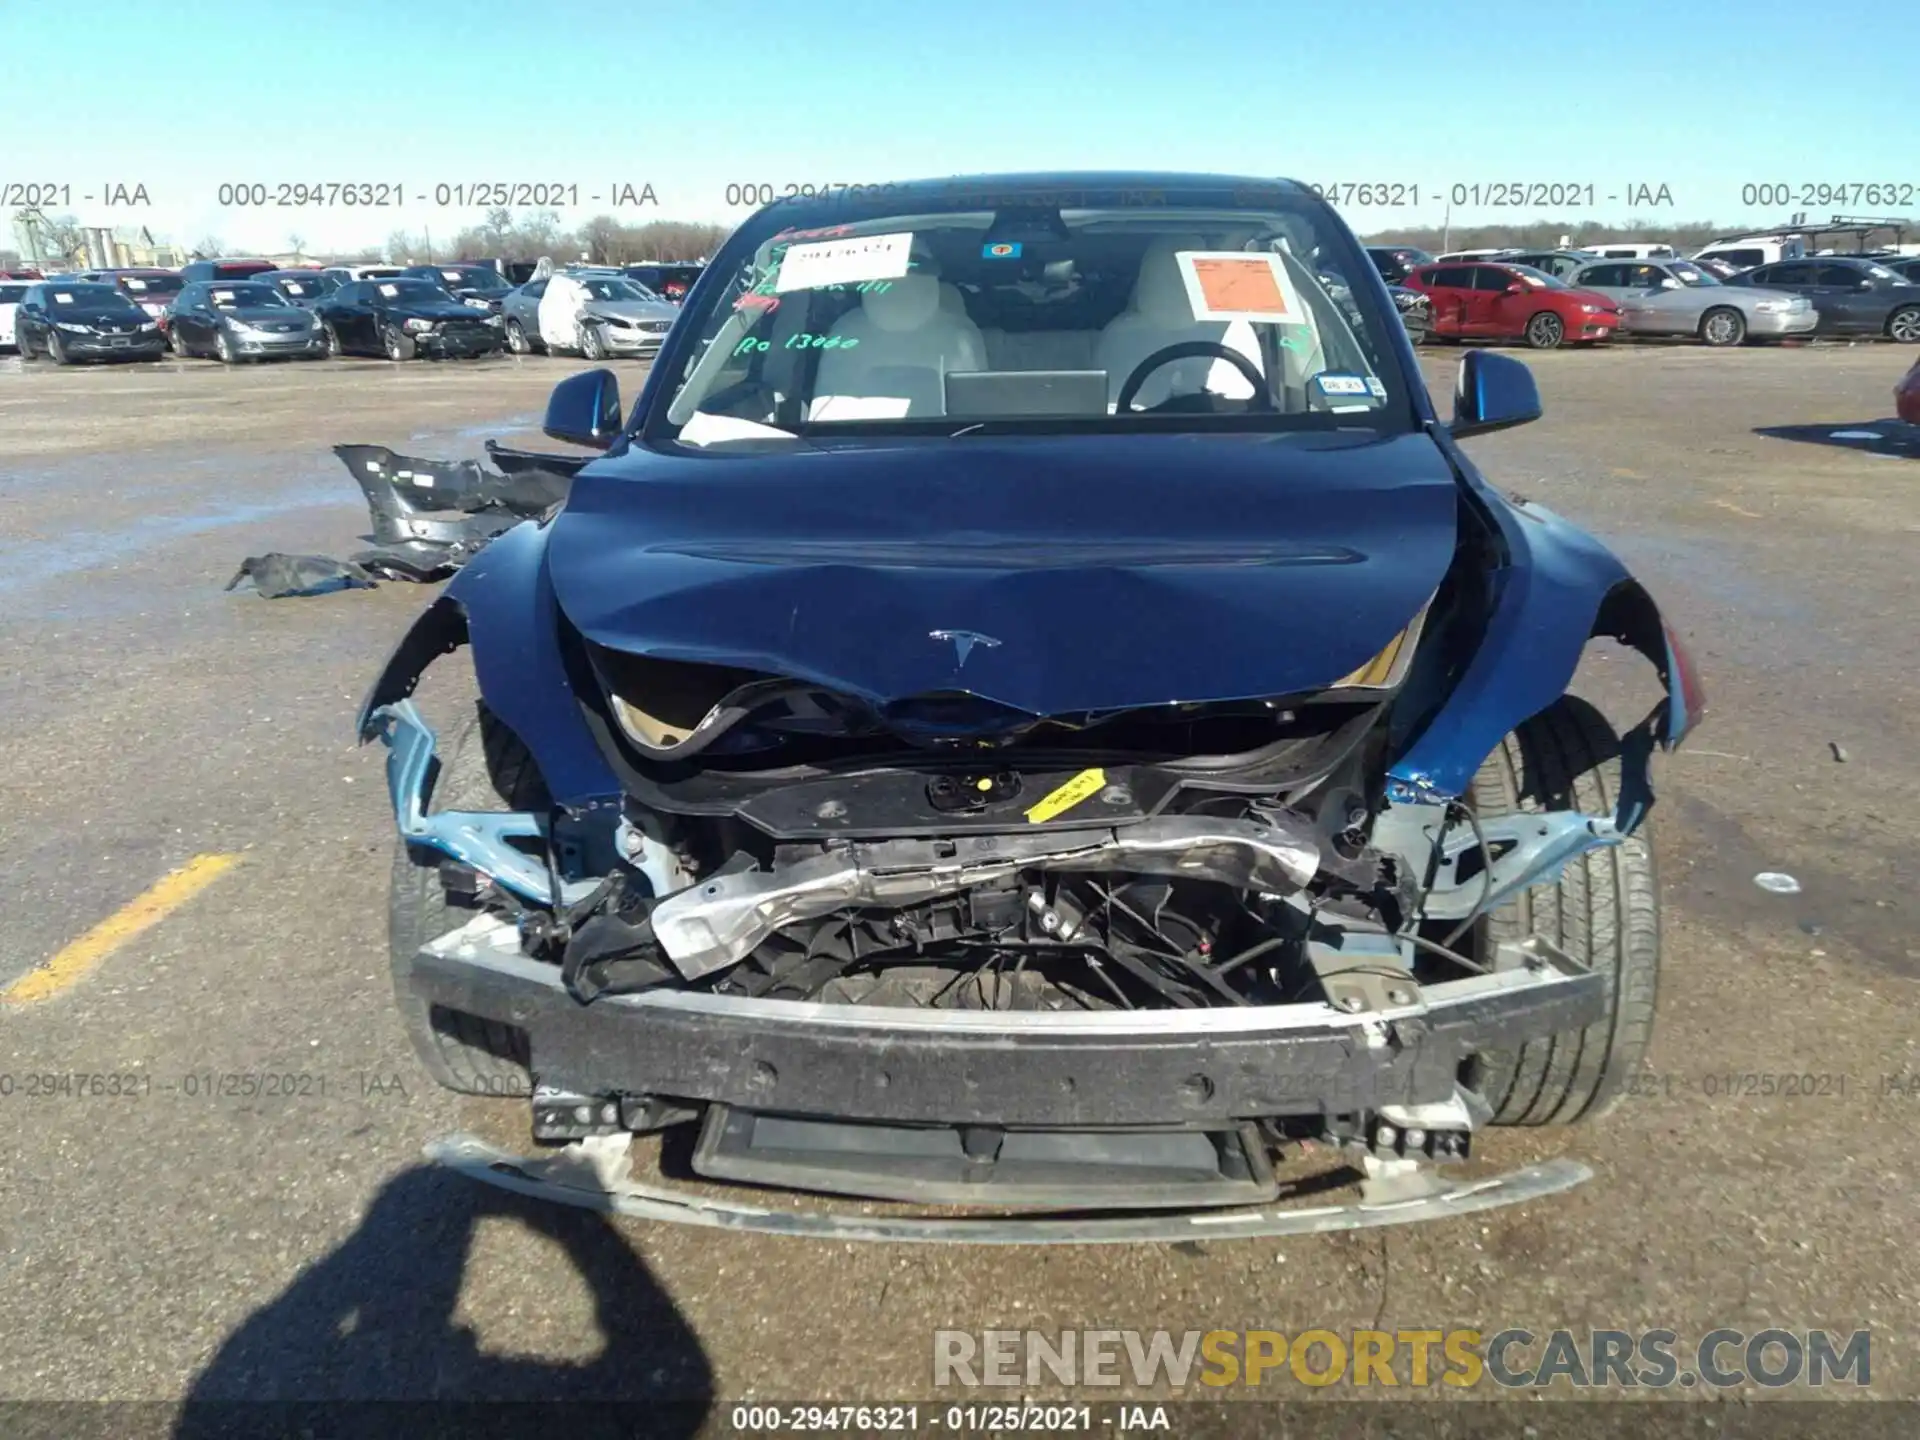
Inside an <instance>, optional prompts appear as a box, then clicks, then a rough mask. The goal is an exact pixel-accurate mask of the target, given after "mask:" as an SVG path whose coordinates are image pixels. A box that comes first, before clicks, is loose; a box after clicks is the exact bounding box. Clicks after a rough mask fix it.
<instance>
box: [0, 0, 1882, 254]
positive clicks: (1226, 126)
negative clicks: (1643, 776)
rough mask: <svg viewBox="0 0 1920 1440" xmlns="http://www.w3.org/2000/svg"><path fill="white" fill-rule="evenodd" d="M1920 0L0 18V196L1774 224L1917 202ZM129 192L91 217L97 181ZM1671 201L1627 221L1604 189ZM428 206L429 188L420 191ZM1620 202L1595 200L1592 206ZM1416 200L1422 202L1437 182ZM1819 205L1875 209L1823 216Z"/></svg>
mask: <svg viewBox="0 0 1920 1440" xmlns="http://www.w3.org/2000/svg"><path fill="white" fill-rule="evenodd" d="M1917 46H1920V12H1916V11H1905V10H1903V9H1902V7H1899V6H1894V7H1892V8H1890V9H1872V10H1865V11H1859V12H1853V11H1841V12H1835V11H1833V10H1831V9H1830V8H1829V9H1825V10H1823V9H1822V8H1821V7H1818V6H1812V5H1808V4H1806V3H1805V0H1798V3H1792V4H1787V3H1773V0H1743V3H1737V4H1736V3H1731V0H1713V3H1696V4H1688V5H1672V4H1655V3H1648V0H1610V3H1604V4H1586V3H1565V0H1562V3H1556V4H1551V5H1541V6H1535V7H1527V8H1526V9H1525V11H1524V12H1522V13H1492V12H1487V11H1476V10H1472V9H1469V10H1464V11H1463V10H1459V9H1455V8H1453V7H1444V8H1443V7H1434V6H1429V5H1414V4H1391V3H1375V4H1372V5H1358V6H1356V5H1318V6H1306V5H1300V4H1292V3H1285V0H1267V3H1238V0H1098V3H1092V0H973V3H970V4H947V5H932V4H927V3H925V0H892V3H889V0H811V3H804V0H802V3H791V0H790V3H777V4H776V3H745V0H682V3H678V4H674V5H653V4H640V5H605V4H601V5H585V4H575V3H567V0H546V3H541V4H527V3H503V0H457V3H454V0H388V3H372V0H336V3H325V0H316V3H302V4H299V5H293V4H286V3H273V0H269V3H265V4H263V3H261V0H174V3H172V4H169V5H163V6H156V5H153V4H152V3H150V0H149V3H140V4H131V3H120V0H88V3H87V4H86V5H84V6H72V7H68V6H64V5H58V4H54V3H50V0H42V3H34V4H28V3H25V0H0V54H4V55H5V56H6V57H7V59H8V62H9V63H8V65H7V70H8V72H9V75H8V81H7V83H6V84H5V85H4V86H0V137H4V139H3V140H0V155H3V156H4V158H3V159H0V185H6V184H12V183H17V182H37V183H45V182H53V183H56V184H64V185H69V186H70V187H71V195H72V199H71V203H69V204H65V205H61V204H57V203H56V204H55V205H54V206H53V207H51V208H52V209H54V210H55V211H60V210H68V211H71V212H72V213H74V214H75V215H76V216H77V217H78V218H79V219H80V220H81V221H82V222H83V223H87V224H121V225H138V224H145V225H147V226H148V227H150V228H151V229H152V230H153V231H154V232H155V233H156V235H168V236H171V237H172V238H173V239H175V240H176V241H179V242H182V243H191V242H192V241H193V240H195V239H197V238H199V237H200V236H202V235H206V234H214V235H218V236H220V237H222V238H223V239H225V240H226V241H227V242H228V243H229V245H230V246H231V247H232V248H235V249H240V250H245V249H268V248H274V249H278V248H282V247H284V246H285V245H286V244H287V237H288V236H289V235H291V234H298V235H300V236H302V237H304V238H305V240H306V242H307V244H308V246H309V247H332V246H342V247H344V246H350V245H360V244H377V243H379V242H380V241H381V240H382V239H384V238H385V236H386V235H387V234H388V232H390V231H392V230H394V229H399V228H404V229H407V230H410V231H418V230H419V229H421V228H422V227H425V228H427V229H429V230H431V231H433V232H436V233H446V234H448V235H451V234H452V233H453V232H454V231H455V230H457V229H459V228H460V227H461V226H462V225H464V224H468V223H471V222H472V221H474V220H476V219H477V218H479V215H480V213H481V211H480V208H479V207H474V206H460V205H457V204H448V205H438V204H435V203H434V200H435V195H434V191H435V187H436V186H438V185H442V184H445V185H459V184H467V183H472V182H494V181H508V182H542V181H545V182H560V183H563V184H571V185H577V186H579V191H580V194H581V196H582V203H581V205H580V207H579V208H578V209H577V210H564V209H563V211H562V215H563V219H564V220H565V221H567V222H568V223H573V222H575V221H578V220H580V219H584V218H586V217H587V215H589V214H591V213H594V212H596V211H601V210H606V209H608V208H609V207H608V206H606V205H604V204H601V205H595V204H592V203H590V202H589V201H587V200H586V198H585V197H587V196H589V195H592V194H606V193H609V192H608V186H609V185H611V184H622V183H624V184H631V185H633V186H634V188H635V190H636V191H638V190H639V189H640V188H641V187H642V186H644V185H646V184H651V185H652V187H653V191H654V193H655V195H656V196H657V197H658V200H659V205H658V207H657V208H656V207H646V208H643V209H637V210H631V211H627V212H625V214H626V216H627V217H628V218H631V219H634V220H645V219H704V220H720V221H731V220H737V219H740V218H743V217H744V216H745V215H746V214H747V213H748V210H747V209H745V208H742V207H741V206H739V205H737V204H736V205H730V204H728V203H727V202H728V195H727V187H728V186H729V185H743V184H756V185H770V186H773V187H776V189H778V188H783V187H785V186H786V185H789V184H794V185H798V184H808V183H812V184H822V183H825V184H834V183H855V182H877V181H882V180H887V179H901V178H908V177H914V176H922V175H945V174H952V173H968V172H980V171H992V170H1032V169H1061V168H1094V169H1109V168H1141V169H1191V170H1209V171H1221V172H1232V173H1245V174H1250V175H1288V176H1291V177H1293V178H1296V179H1301V180H1307V181H1311V182H1318V183H1322V184H1325V183H1328V182H1343V183H1354V182H1361V181H1386V182H1397V183H1399V184H1401V185H1403V186H1411V188H1412V189H1413V190H1414V191H1416V192H1417V193H1418V194H1419V195H1420V197H1421V199H1420V202H1419V204H1418V205H1417V206H1414V207H1409V206H1375V207H1370V208H1359V207H1353V206H1348V207H1343V208H1344V209H1345V213H1346V215H1347V218H1348V220H1349V221H1350V222H1351V223H1352V224H1353V225H1354V226H1355V228H1356V229H1359V230H1361V231H1372V230H1376V229H1380V228H1384V227H1388V226H1391V225H1394V224H1396V223H1438V222H1439V220H1440V219H1441V217H1442V213H1443V210H1444V208H1445V198H1444V197H1445V196H1446V195H1447V194H1448V193H1449V192H1450V191H1451V189H1452V187H1453V186H1455V185H1459V186H1471V185H1474V184H1482V185H1484V184H1486V183H1487V182H1503V181H1523V182H1559V183H1562V184H1568V185H1574V186H1581V187H1584V186H1587V185H1592V186H1593V187H1594V193H1595V203H1594V204H1592V205H1590V206H1589V205H1585V204H1582V205H1581V206H1579V207H1578V208H1572V207H1568V206H1555V207H1548V208H1547V209H1545V210H1544V211H1543V210H1537V209H1534V208H1530V207H1522V208H1519V209H1490V208H1487V207H1486V206H1484V205H1481V206H1478V207H1476V206H1475V205H1474V204H1472V203H1471V200H1470V197H1469V203H1467V204H1465V205H1462V206H1458V207H1456V208H1455V209H1454V212H1453V218H1454V220H1455V221H1456V222H1460V223H1475V222H1479V221H1486V220H1496V219H1501V218H1510V219H1514V220H1530V219H1534V218H1537V217H1539V216H1540V215H1542V214H1543V213H1544V214H1550V215H1552V216H1554V217H1560V216H1565V217H1566V218H1569V219H1574V220H1578V219H1583V218H1590V219H1597V220H1605V221H1610V222H1613V221H1624V220H1626V219H1628V218H1629V217H1630V215H1632V214H1636V213H1637V214H1639V215H1640V216H1642V217H1645V218H1653V219H1665V220H1707V219H1711V220H1716V221H1719V222H1721V223H1722V224H1724V225H1726V226H1727V227H1728V228H1734V227H1737V226H1739V225H1744V224H1747V223H1749V222H1760V221H1777V220H1780V219H1783V218H1784V216H1785V214H1786V213H1787V211H1788V210H1791V209H1799V208H1803V207H1802V205H1801V204H1800V203H1799V201H1798V200H1797V199H1795V200H1794V201H1792V202H1790V203H1789V204H1787V205H1784V206H1782V205H1757V204H1743V203H1742V201H1743V195H1742V187H1743V186H1745V185H1750V184H1759V183H1766V184H1775V183H1778V184H1785V185H1789V186H1793V187H1796V188H1797V187H1798V186H1799V185H1801V184H1803V183H1815V184H1840V183H1863V182H1893V183H1895V184H1905V185H1907V186H1909V187H1911V188H1912V193H1913V203H1912V204H1911V205H1909V206H1906V207H1904V209H1905V211H1906V212H1907V213H1912V214H1917V215H1920V110H1916V109H1915V105H1914V102H1915V99H1916V96H1915V93H1914V91H1913V85H1912V76H1913V69H1912V63H1913V57H1914V54H1915V52H1916V47H1917ZM116 181H117V182H121V183H124V184H126V185H128V186H129V187H131V186H132V185H134V184H136V183H138V184H144V185H145V186H146V188H147V192H148V194H149V197H150V200H151V203H150V205H148V206H147V207H144V208H122V209H111V210H110V209H107V208H105V207H104V206H103V205H102V204H101V203H99V199H98V198H96V199H95V200H94V201H92V202H89V201H88V200H86V199H85V198H84V197H85V196H87V195H93V196H96V197H101V196H103V195H104V193H105V191H104V189H103V187H104V186H105V185H107V184H110V183H112V182H116ZM223 181H243V182H244V181H257V182H263V183H265V184H268V185H270V186H272V185H277V184H279V183H280V182H313V181H355V182H359V181H395V182H399V184H400V185H401V186H402V187H403V193H404V195H405V197H406V198H405V202H404V204H403V205H402V206H401V207H400V208H398V209H385V210H372V211H368V210H356V209H350V208H346V207H338V206H336V207H318V208H293V209H285V208H278V207H268V208H241V207H232V206H226V207H223V206H222V205H220V204H219V194H218V187H219V185H220V183H221V182H223ZM1638 185H1646V186H1648V187H1650V188H1657V187H1659V186H1662V185H1664V186H1666V187H1667V189H1668V191H1669V192H1670V194H1671V196H1672V199H1673V203H1672V204H1671V205H1663V206H1660V207H1658V208H1648V207H1644V206H1643V207H1640V208H1639V209H1638V210H1637V211H1633V210H1630V208H1629V206H1628V205H1627V203H1626V199H1625V197H1626V195H1627V194H1629V193H1631V192H1630V189H1629V187H1632V186H1638ZM422 195H424V196H425V197H426V198H425V200H424V202H423V201H422V200H420V199H419V198H418V197H420V196H422ZM1610 196H1619V197H1621V198H1620V199H1618V200H1610V199H1609V197H1610ZM1436 197H1438V198H1436ZM1804 208H1808V209H1810V210H1811V212H1812V213H1813V214H1814V215H1816V216H1821V217H1824V216H1825V215H1827V214H1830V213H1834V212H1835V211H1844V212H1848V213H1887V208H1888V207H1887V206H1885V205H1884V204H1883V205H1881V206H1879V207H1870V206H1868V205H1867V204H1866V203H1865V202H1864V200H1863V201H1862V202H1861V203H1859V204H1854V203H1847V204H1832V203H1826V204H1822V203H1818V202H1815V203H1813V204H1810V205H1808V206H1806V207H1804Z"/></svg>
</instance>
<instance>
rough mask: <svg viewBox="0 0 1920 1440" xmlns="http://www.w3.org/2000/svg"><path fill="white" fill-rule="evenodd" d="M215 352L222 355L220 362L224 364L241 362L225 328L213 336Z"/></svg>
mask: <svg viewBox="0 0 1920 1440" xmlns="http://www.w3.org/2000/svg"><path fill="white" fill-rule="evenodd" d="M213 353H214V354H215V355H218V356H219V357H220V363H221V364H222V365H237V364H239V363H240V356H239V354H238V352H236V351H235V350H234V348H233V341H232V340H231V339H230V338H229V337H228V335H227V332H226V331H224V330H222V331H221V332H220V333H219V334H218V335H216V336H214V337H213Z"/></svg>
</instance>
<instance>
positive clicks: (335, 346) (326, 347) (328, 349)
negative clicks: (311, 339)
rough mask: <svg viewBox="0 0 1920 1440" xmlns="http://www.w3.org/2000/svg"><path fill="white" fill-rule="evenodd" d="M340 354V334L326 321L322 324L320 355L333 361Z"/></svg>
mask: <svg viewBox="0 0 1920 1440" xmlns="http://www.w3.org/2000/svg"><path fill="white" fill-rule="evenodd" d="M339 353H340V334H339V332H338V331H336V330H335V329H334V328H333V326H332V325H330V324H328V323H327V322H326V321H324V320H323V321H321V322H320V355H321V358H322V359H326V360H331V359H332V358H333V357H334V356H336V355H338V354H339Z"/></svg>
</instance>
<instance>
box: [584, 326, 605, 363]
mask: <svg viewBox="0 0 1920 1440" xmlns="http://www.w3.org/2000/svg"><path fill="white" fill-rule="evenodd" d="M580 354H581V355H582V356H583V357H584V358H586V359H588V360H604V359H606V358H607V339H606V337H605V336H604V335H602V334H601V333H600V327H599V326H598V325H582V326H581V327H580Z"/></svg>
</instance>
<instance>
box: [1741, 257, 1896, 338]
mask: <svg viewBox="0 0 1920 1440" xmlns="http://www.w3.org/2000/svg"><path fill="white" fill-rule="evenodd" d="M1728 283H1729V284H1730V285H1735V286H1765V287H1770V288H1772V289H1776V290H1788V291H1791V292H1793V293H1794V294H1795V295H1804V296H1806V298H1807V299H1809V300H1811V301H1812V302H1813V308H1814V309H1815V310H1816V311H1818V312H1819V316H1820V323H1819V325H1818V327H1817V328H1816V331H1815V333H1816V334H1820V335H1885V336H1887V337H1888V338H1889V339H1892V340H1898V341H1899V342H1900V343H1901V344H1903V345H1920V283H1916V282H1915V281H1912V280H1908V279H1906V278H1905V277H1904V276H1902V275H1900V274H1898V273H1897V272H1895V271H1893V270H1889V269H1888V268H1887V267H1886V266H1885V265H1882V264H1879V263H1878V262H1877V261H1873V260H1848V259H1845V258H1844V257H1839V256H1834V257H1830V258H1827V259H1823V260H1813V259H1801V260H1783V261H1781V262H1780V263H1779V264H1778V265H1762V266H1760V267H1759V268H1758V269H1757V270H1748V271H1746V272H1744V273H1742V274H1740V275H1736V276H1735V277H1734V278H1733V279H1732V280H1731V281H1729V282H1728Z"/></svg>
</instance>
